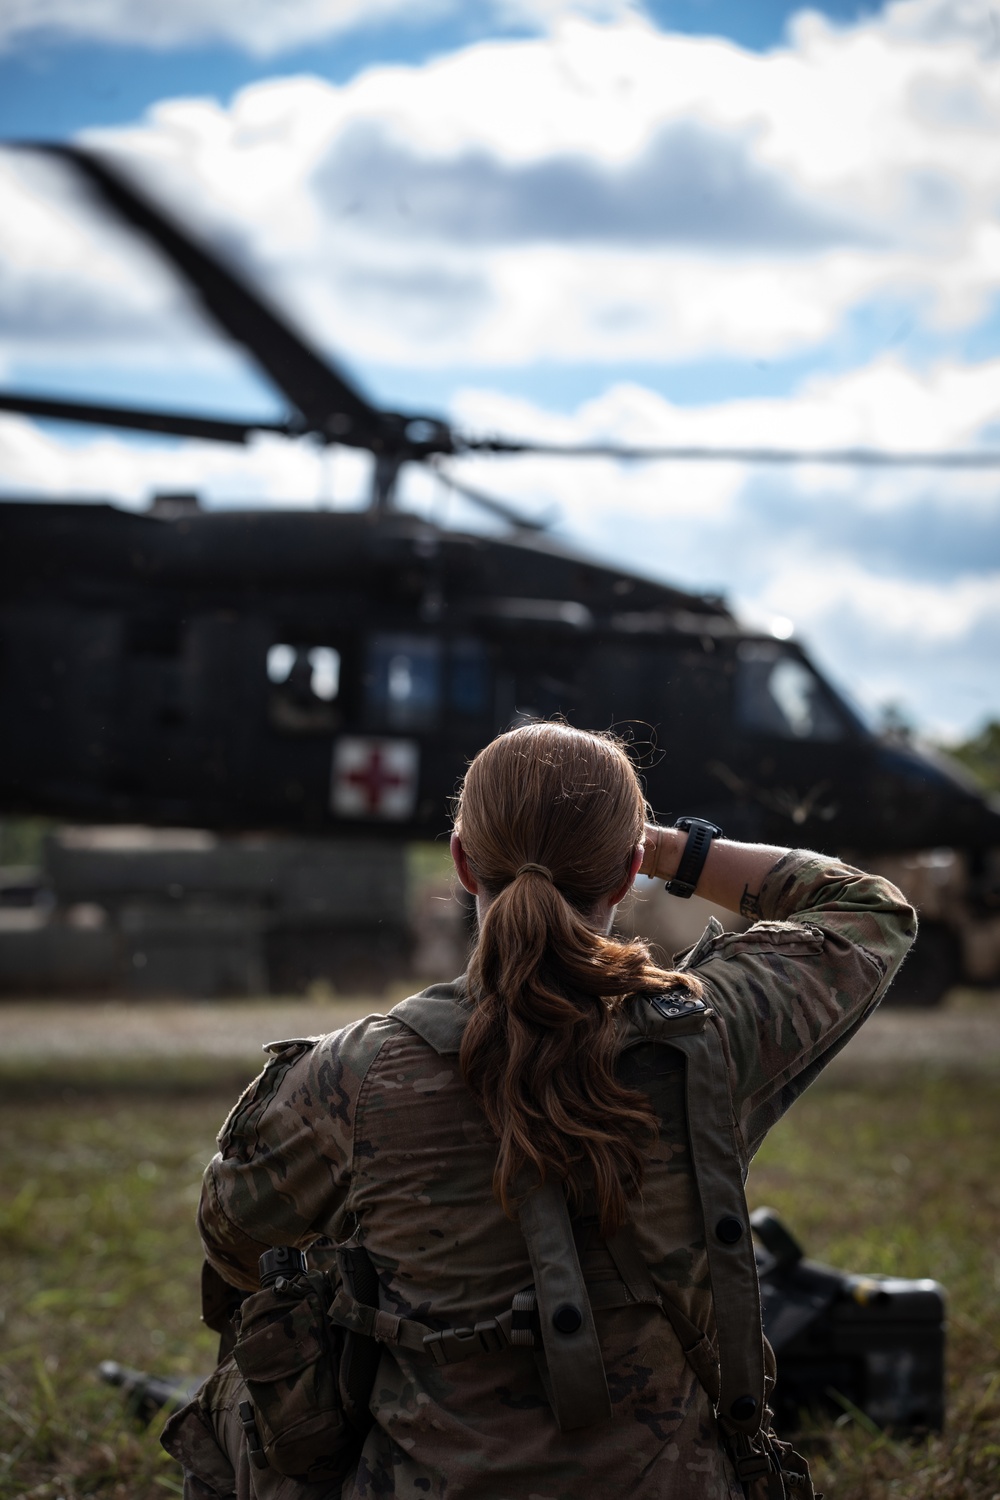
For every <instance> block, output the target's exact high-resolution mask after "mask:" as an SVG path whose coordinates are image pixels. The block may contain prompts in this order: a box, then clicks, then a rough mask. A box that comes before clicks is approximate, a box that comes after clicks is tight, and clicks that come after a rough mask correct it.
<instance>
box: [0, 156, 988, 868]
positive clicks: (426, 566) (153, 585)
mask: <svg viewBox="0 0 1000 1500" xmlns="http://www.w3.org/2000/svg"><path fill="white" fill-rule="evenodd" d="M35 149H45V150H47V151H50V152H54V153H55V154H57V155H58V156H59V157H61V158H63V159H64V160H66V161H68V162H69V163H71V165H72V166H73V167H74V169H75V170H76V171H77V172H78V173H80V174H81V176H82V178H83V179H84V180H85V181H86V182H87V183H88V184H89V186H90V188H91V190H92V191H93V192H94V193H95V194H96V195H97V197H98V198H99V200H100V201H101V202H102V203H103V205H104V206H105V207H106V208H107V209H108V210H110V211H112V212H113V213H115V214H116V215H117V216H118V217H119V218H120V219H121V220H123V221H124V222H125V223H126V224H127V225H129V226H130V227H131V228H132V229H133V230H134V231H136V232H137V233H138V234H140V235H142V236H145V237H146V238H147V239H148V240H150V241H152V242H153V243H154V244H155V246H156V247H158V249H159V250H160V252H161V253H162V254H163V255H164V256H165V257H166V258H167V259H168V260H169V261H170V262H171V263H172V264H173V266H174V268H175V269H176V270H177V271H179V272H180V273H181V275H182V276H183V277H184V278H185V280H186V281H187V283H188V284H189V285H190V287H191V288H192V290H193V291H194V292H195V293H196V295H197V297H198V299H199V300H200V302H201V305H202V308H203V309H204V311H205V312H206V313H207V314H208V316H209V318H210V319H211V320H213V321H214V323H215V324H216V325H217V326H218V328H219V329H221V330H222V332H223V333H225V334H227V335H228V336H229V337H231V338H232V339H235V340H237V341H238V342H239V343H241V344H242V345H243V347H244V348H245V349H246V350H247V351H248V352H249V353H250V354H251V356H252V357H253V358H254V359H255V361H256V362H257V364H258V366H259V367H260V368H261V369H262V370H263V371H264V373H265V374H266V375H267V376H269V377H270V379H271V380H272V381H273V382H274V384H275V385H276V386H277V388H278V389H279V390H280V391H281V392H282V393H283V395H284V396H285V398H286V400H287V402H288V405H289V409H290V415H289V417H288V418H287V419H286V420H285V421H284V422H279V423H275V422H236V421H231V420H223V419H214V418H211V417H207V416H203V415H193V414H187V415H185V414H178V413H168V412H161V411H152V410H141V409H138V408H126V407H120V406H108V405H94V404H86V403H82V402H73V401H56V400H50V399H48V398H43V397H38V396H33V395H30V394H17V393H0V411H10V412H18V413H23V414H26V415H31V416H35V417H39V418H47V419H55V420H60V421H72V422H81V423H87V424H97V425H101V426H114V427H119V428H123V429H129V430H133V431H148V432H156V433H162V434H168V435H173V436H178V437H197V438H210V439H215V440H217V441H220V442H235V443H245V442H247V441H248V440H249V439H250V438H251V437H252V435H253V434H254V433H255V432H259V431H269V432H280V433H283V434H285V435H286V436H289V437H295V436H303V437H305V436H309V437H311V438H312V439H313V440H318V441H319V442H321V443H324V444H334V443H335V444H341V445H346V446H349V447H355V448H360V449H364V450H367V451H369V452H370V453H372V454H373V455H374V460H375V461H374V466H373V485H372V495H371V503H370V506H369V507H368V509H367V510H365V511H354V512H346V511H341V512H336V511H315V510H297V511H296V510H291V509H286V508H284V507H283V508H282V509H281V510H280V511H279V510H271V511H267V510H260V509H244V510H240V509H226V510H204V509H202V508H201V507H200V506H199V504H198V502H197V500H196V499H195V498H194V497H191V496H172V497H170V496H167V497H160V499H159V500H158V501H156V502H155V503H154V505H153V506H152V508H151V510H149V511H147V512H145V513H136V512H131V511H126V510H123V509H119V508H116V507H114V506H113V505H111V504H90V503H75V502H74V503H46V504H44V505H42V504H37V503H33V502H31V501H28V500H23V501H18V500H7V501H3V502H0V540H2V546H0V589H2V603H0V641H2V658H0V715H2V721H3V723H4V734H3V736H2V737H0V811H3V812H6V813H9V814H15V813H29V812H30V813H46V814H51V815H54V816H58V817H64V818H73V819H82V820H89V821H92V822H127V823H137V822H140V823H145V824H152V825H165V826H178V827H194V828H204V829H214V830H247V829H252V830H258V831H259V830H273V831H275V832H282V833H295V834H307V835H310V836H317V835H318V836H324V837H328V838H350V839H353V840H356V839H358V838H359V837H361V838H373V839H382V840H394V841H404V840H415V839H424V838H431V837H434V836H435V835H436V834H438V833H439V832H440V830H441V828H442V827H443V826H444V823H445V815H446V809H447V806H448V800H449V798H450V796H451V795H452V794H453V793H454V791H455V788H456V784H457V781H458V779H459V777H460V776H461V773H462V771H463V768H464V766H465V765H466V763H467V762H468V760H469V758H471V756H472V755H473V754H474V753H475V752H476V751H477V750H478V749H479V748H480V747H481V746H482V745H483V744H484V743H485V742H486V741H487V740H489V739H491V738H492V737H493V736H494V735H495V734H497V733H498V732H500V731H501V730H502V729H503V728H505V727H507V726H509V725H511V724H513V723H515V722H518V721H519V720H523V719H526V718H532V717H542V718H548V717H552V716H556V715H560V716H562V717H563V718H565V719H566V720H567V721H568V722H569V723H572V724H578V725H580V726H583V727H587V728H610V727H613V726H617V727H619V728H623V727H624V728H626V729H629V726H631V728H630V729H629V732H630V734H631V737H632V740H633V742H634V745H635V749H636V754H637V757H638V758H639V760H640V762H641V764H642V769H643V774H644V777H645V781H646V787H647V793H648V797H649V800H650V802H651V804H652V805H653V807H654V808H655V809H656V811H657V814H658V815H659V816H660V818H661V819H672V818H673V817H674V816H676V815H678V814H681V813H689V812H692V811H695V812H697V813H698V814H700V815H702V816H704V817H708V818H710V819H712V820H713V821H714V822H716V823H718V824H719V825H720V826H722V827H723V828H724V829H725V830H726V832H727V833H728V834H729V835H731V836H733V837H736V838H742V839H756V840H762V841H767V842H772V843H778V844H787V843H794V844H797V845H810V846H812V847H816V848H819V849H822V850H826V851H833V852H838V851H845V850H847V851H851V852H852V853H855V854H856V855H857V856H858V857H859V858H861V857H863V856H864V855H866V854H872V855H876V854H877V855H885V854H892V853H901V852H905V851H912V850H922V849H933V848H937V847H941V846H946V847H948V848H951V849H958V850H962V851H965V852H966V854H967V856H968V858H969V860H970V861H971V865H970V868H972V870H973V874H974V876H975V875H977V873H978V875H979V876H981V877H982V880H986V878H987V875H986V872H987V868H988V865H989V859H990V851H991V850H995V849H997V848H1000V812H998V811H997V810H996V809H995V808H993V807H992V806H990V805H989V804H988V802H987V801H986V800H985V799H984V797H983V795H982V794H981V793H980V791H979V790H978V789H977V788H976V786H975V785H974V784H973V783H972V782H971V781H970V780H969V779H968V778H966V776H965V775H964V773H963V772H962V771H961V770H960V769H959V768H958V767H957V766H955V765H954V764H952V763H951V762H949V761H948V760H947V759H946V758H945V757H943V756H938V755H936V754H934V753H932V752H930V751H928V750H925V749H924V748H922V747H919V746H917V745H916V744H914V743H911V742H908V741H907V740H906V739H905V738H901V737H896V738H895V739H886V738H883V737H879V736H878V735H877V734H876V733H875V732H873V731H872V730H871V729H870V728H869V727H868V726H867V725H866V724H865V723H864V722H863V721H862V720H861V718H860V717H859V716H858V714H857V713H856V712H855V711H854V710H853V709H852V708H851V706H850V705H849V704H848V702H847V701H846V700H845V699H844V698H843V697H842V696H841V695H840V694H839V693H838V692H837V690H836V689H835V688H834V687H833V685H832V684H831V683H830V682H829V681H827V680H826V678H825V677H824V676H823V674H822V672H821V671H820V670H819V669H818V668H817V666H816V665H815V663H814V662H813V661H812V660H811V659H810V658H809V656H808V654H807V652H806V651H805V650H804V648H803V647H802V645H801V644H800V643H798V642H797V641H795V640H794V639H785V638H780V637H778V636H776V635H774V634H769V633H768V632H766V631H754V630H751V629H748V628H747V627H746V626H745V625H743V624H741V623H740V621H739V620H738V619H737V618H736V616H735V615H734V614H733V613H732V611H731V610H730V609H729V608H728V607H727V606H726V604H725V603H724V602H723V601H722V600H720V599H718V598H716V597H713V596H709V595H704V594H698V593H694V592H690V591H686V590H683V589H680V588H677V587H673V586H670V585H667V584H664V583H661V582H656V581H653V580H650V579H645V578H642V577H640V576H638V575H636V574H634V573H632V572H630V571H626V570H623V569H620V568H616V567H614V566H609V565H607V564H606V563H602V562H599V561H597V560H594V559H590V558H587V557H585V556H583V555H581V554H580V553H578V552H576V551H574V550H573V549H572V548H570V547H567V546H565V545H563V544H562V543H560V542H559V541H557V540H556V539H554V538H553V537H551V536H549V535H547V534H546V532H545V530H544V528H543V527H542V526H541V525H540V524H539V523H538V522H537V521H534V520H532V519H530V518H528V517H525V516H523V515H521V514H520V513H519V512H517V511H516V510H515V509H514V508H513V507H511V506H509V505H507V504H506V503H505V502H503V501H501V500H498V499H496V498H495V497H494V496H492V495H486V494H483V493H481V492H480V491H478V490H476V489H472V488H470V487H469V486H467V485H464V484H461V483H459V482H458V481H457V480H456V479H454V478H452V477H450V476H449V475H448V473H447V470H446V468H445V467H443V465H445V464H446V461H447V459H448V458H449V457H454V456H456V455H460V454H464V453H471V452H484V453H495V454H501V453H518V452H527V451H531V452H549V453H553V454H558V453H575V454H580V453H601V454H610V455H619V456H627V457H633V458H634V457H640V458H641V457H661V458H664V457H666V458H671V457H717V456H727V457H733V456H744V457H761V456H763V457H766V458H769V460H770V461H783V460H785V459H794V458H795V457H796V455H795V454H789V453H777V454H775V453H772V452H769V453H765V454H763V455H761V454H759V453H756V452H755V451H754V450H750V451H749V452H748V453H743V454H742V455H741V454H740V453H738V452H736V451H735V450H693V449H650V450H638V449H634V448H628V449H626V448H617V447H615V446H614V445H582V446H581V445H578V446H575V447H573V446H565V447H558V446H556V445H543V444H534V443H523V442H519V441H516V440H513V439H506V438H502V437H492V436H490V437H473V436H469V435H466V434H463V433H460V432H458V431H456V430H455V429H454V428H453V427H452V426H451V425H450V424H449V423H448V422H446V421H444V420H442V419H441V418H439V417H437V416H433V415H427V414H423V413H401V412H394V411H385V410H381V409H380V408H378V407H376V406H375V405H373V404H372V403H370V402H369V401H368V400H367V398H366V397H365V396H364V395H363V394H362V393H361V392H360V390H359V389H358V388H356V387H355V385H354V384H353V383H352V382H351V381H350V380H349V379H348V378H347V376H346V375H345V374H344V373H343V372H342V371H341V370H339V369H338V368H337V367H336V366H335V365H334V363H333V362H332V361H331V360H329V359H328V358H326V357H325V356H324V355H322V354H320V353H319V352H317V350H316V349H314V348H313V347H312V346H311V345H310V344H309V343H308V341H307V340H306V339H305V338H304V337H303V336H302V335H301V334H300V333H298V332H297V331H295V330H294V329H293V328H292V326H291V325H290V323H289V322H288V321H287V320H286V319H285V318H284V317H283V316H282V315H281V313H280V312H279V311H278V310H277V309H275V308H274V307H273V306H271V305H270V304H269V303H268V301H267V300H266V299H265V297H264V296H263V295H262V294H261V293H260V292H259V291H258V290H256V289H255V288H253V287H252V286H251V285H250V284H249V282H248V281H247V280H245V279H244V278H243V276H241V275H239V274H237V273H236V271H234V270H233V269H232V268H231V267H230V266H228V265H227V264H225V263H224V262H223V260H222V259H221V258H220V257H219V256H218V255H216V254H215V253H214V252H213V251H212V250H210V249H209V248H207V247H206V246H205V245H203V244H201V243H198V242H197V241H196V239H195V238H194V237H193V236H192V235H191V234H190V233H188V232H187V230H186V229H185V228H184V227H183V226H182V225H181V224H180V223H179V222H177V220H176V219H174V218H173V217H171V215H170V214H168V213H167V212H166V211H165V210H164V209H163V208H162V207H161V206H160V205H159V204H157V203H156V202H154V200H153V198H151V197H150V196H149V195H148V194H147V193H146V192H145V191H143V190H141V189H140V188H139V187H138V186H137V185H136V184H135V183H134V182H133V181H131V180H130V178H129V176H128V175H127V174H126V173H125V172H124V171H123V170H122V169H121V168H120V167H119V166H117V165H113V164H112V163H111V162H110V161H109V160H108V159H107V158H106V157H101V156H98V155H95V154H94V153H92V152H88V151H84V150H82V149H80V148H77V147H67V146H59V147H45V148H35ZM809 456H810V457H812V458H817V457H819V458H822V457H824V455H809ZM826 457H827V458H830V457H832V458H833V459H834V460H836V461H844V460H847V461H858V462H865V461H869V460H870V461H873V462H877V461H880V456H879V455H878V454H874V455H873V454H866V453H865V452H864V451H861V452H856V453H853V454H851V453H849V454H839V453H838V454H835V455H826ZM897 457H898V458H900V459H901V460H903V461H906V459H907V457H908V456H907V455H898V456H897ZM938 457H939V458H940V460H941V462H942V463H944V462H948V463H953V462H954V463H963V462H968V463H969V464H972V463H976V462H978V461H980V460H981V459H982V455H939V456H938ZM921 458H926V455H923V456H921ZM913 461H917V460H916V459H914V460H913ZM931 461H932V462H933V461H934V456H933V455H932V456H931ZM986 461H990V459H989V456H987V459H986ZM410 463H418V464H419V463H424V464H427V463H434V464H435V465H436V467H437V470H438V472H439V473H440V474H441V475H442V477H443V478H444V479H445V482H446V483H449V484H451V485H453V487H455V488H456V489H458V490H459V491H460V492H461V493H462V494H463V495H465V496H466V498H468V499H469V500H471V501H472V502H473V503H475V504H479V505H480V506H483V507H485V508H486V509H487V510H489V511H490V512H491V513H492V514H493V515H494V516H495V517H497V518H499V519H501V520H502V521H504V522H505V523H506V524H507V526H508V527H509V530H508V531H507V533H506V534H504V535H500V536H486V535H482V534H477V533H471V532H470V533H464V532H460V531H456V530H451V529H445V528H443V527H441V526H438V525H435V524H432V523H430V522H428V521H426V520H424V519H422V518H421V517H419V516H417V515H415V514H412V513H407V512H404V511H402V510H401V509H398V508H397V507H396V505H395V503H394V501H395V495H396V488H397V481H398V478H399V473H400V470H401V468H402V466H403V465H404V464H410Z"/></svg>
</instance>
